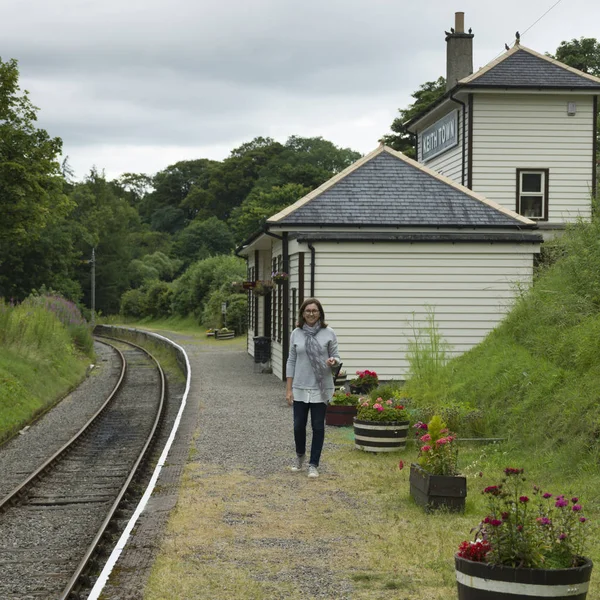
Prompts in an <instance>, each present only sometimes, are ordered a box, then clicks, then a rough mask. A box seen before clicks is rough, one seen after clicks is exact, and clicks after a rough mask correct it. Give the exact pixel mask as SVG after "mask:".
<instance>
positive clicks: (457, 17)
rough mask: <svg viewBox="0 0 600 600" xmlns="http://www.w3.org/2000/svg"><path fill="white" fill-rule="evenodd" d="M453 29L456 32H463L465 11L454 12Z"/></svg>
mask: <svg viewBox="0 0 600 600" xmlns="http://www.w3.org/2000/svg"><path fill="white" fill-rule="evenodd" d="M454 31H455V32H456V33H464V32H465V13H464V12H457V13H454Z"/></svg>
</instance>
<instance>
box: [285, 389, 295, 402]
mask: <svg viewBox="0 0 600 600" xmlns="http://www.w3.org/2000/svg"><path fill="white" fill-rule="evenodd" d="M285 399H286V400H287V403H288V406H292V404H293V403H294V394H293V393H292V390H286V391H285Z"/></svg>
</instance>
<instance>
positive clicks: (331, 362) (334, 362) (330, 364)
mask: <svg viewBox="0 0 600 600" xmlns="http://www.w3.org/2000/svg"><path fill="white" fill-rule="evenodd" d="M325 364H326V365H327V366H328V367H333V365H337V358H333V356H331V357H329V358H328V359H327V360H326V361H325Z"/></svg>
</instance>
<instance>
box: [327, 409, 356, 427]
mask: <svg viewBox="0 0 600 600" xmlns="http://www.w3.org/2000/svg"><path fill="white" fill-rule="evenodd" d="M356 411H357V407H356V406H344V405H336V404H334V405H333V406H332V405H331V404H329V405H327V412H326V413H325V425H333V426H335V427H344V426H349V425H352V423H353V422H354V417H356Z"/></svg>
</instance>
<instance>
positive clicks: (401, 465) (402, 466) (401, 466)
mask: <svg viewBox="0 0 600 600" xmlns="http://www.w3.org/2000/svg"><path fill="white" fill-rule="evenodd" d="M398 468H399V469H400V470H401V471H402V469H404V461H403V460H401V461H400V462H399V463H398Z"/></svg>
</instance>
